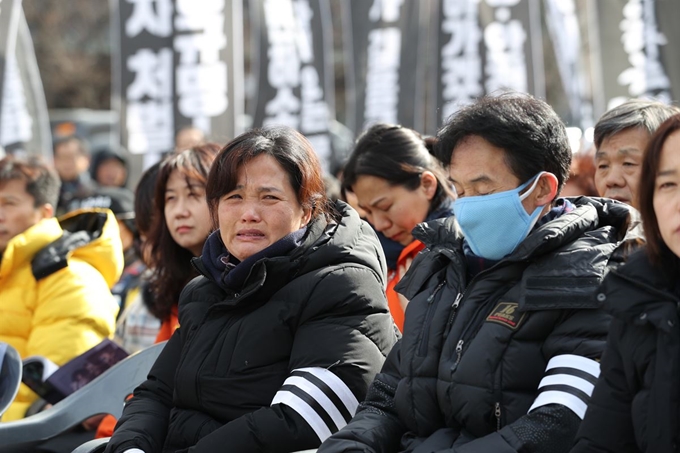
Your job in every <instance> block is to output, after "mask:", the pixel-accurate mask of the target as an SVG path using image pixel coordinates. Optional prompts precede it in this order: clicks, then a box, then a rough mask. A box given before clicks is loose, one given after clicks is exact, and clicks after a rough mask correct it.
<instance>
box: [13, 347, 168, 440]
mask: <svg viewBox="0 0 680 453" xmlns="http://www.w3.org/2000/svg"><path fill="white" fill-rule="evenodd" d="M164 346H165V342H163V343H158V344H155V345H153V346H150V347H148V348H146V349H144V350H142V351H139V352H138V353H136V354H133V355H131V356H129V357H127V358H126V359H125V360H122V361H120V362H118V363H117V364H116V365H114V366H113V367H111V368H109V369H108V370H106V372H104V373H103V374H101V375H100V376H99V377H97V378H96V379H94V380H93V381H92V382H90V383H89V384H87V385H86V386H84V387H83V388H81V389H79V390H78V391H76V392H74V393H72V394H70V395H69V396H68V397H66V398H64V399H63V400H61V401H60V402H59V403H57V404H55V405H54V406H52V407H50V408H49V409H46V410H44V411H42V412H39V413H37V414H35V415H32V416H30V417H26V418H24V419H23V420H17V421H13V422H6V423H0V439H2V441H0V452H2V451H3V449H4V448H5V447H17V446H27V445H35V444H37V443H39V442H43V441H45V440H47V439H51V438H53V437H55V436H57V435H59V434H61V433H63V432H64V431H66V430H68V429H70V428H72V427H74V426H76V425H78V424H80V423H82V422H83V421H84V420H86V419H88V418H90V417H92V416H93V415H97V414H111V415H113V416H114V417H120V415H121V414H122V413H123V406H124V404H125V398H126V397H127V395H129V394H130V393H132V391H133V390H134V389H135V388H136V387H137V386H138V385H139V384H141V383H142V382H143V381H144V380H146V377H147V375H148V374H149V370H150V369H151V366H152V365H153V364H154V362H155V361H156V358H157V357H158V355H159V354H160V353H161V351H162V349H163V347H164Z"/></svg>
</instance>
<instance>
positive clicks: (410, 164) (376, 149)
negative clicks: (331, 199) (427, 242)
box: [342, 123, 455, 220]
mask: <svg viewBox="0 0 680 453" xmlns="http://www.w3.org/2000/svg"><path fill="white" fill-rule="evenodd" d="M433 148H434V139H433V138H429V139H423V137H422V136H421V135H420V134H419V133H418V132H416V131H414V130H413V129H409V128H407V127H402V126H398V125H393V124H383V123H378V124H375V125H374V126H372V127H370V128H369V129H367V130H366V131H365V132H364V133H363V134H361V136H360V137H359V138H358V139H357V142H356V144H355V145H354V150H353V151H352V154H351V156H350V157H349V159H348V160H347V163H346V164H345V167H344V169H343V174H342V178H343V188H344V189H345V190H350V191H351V190H352V186H353V185H354V184H355V183H356V182H357V179H358V178H359V177H360V176H362V175H366V176H375V177H377V178H381V179H384V180H385V181H387V182H388V183H389V184H390V185H392V186H403V187H405V188H406V189H408V190H416V189H417V188H418V187H419V186H420V177H421V175H422V174H423V172H424V171H430V172H432V173H433V174H434V175H435V177H436V178H437V191H436V192H435V195H434V197H433V198H432V200H431V201H430V206H429V209H428V213H430V212H432V211H434V210H435V209H437V208H438V207H439V206H440V205H441V204H442V203H443V202H444V201H445V200H446V199H447V198H450V199H453V198H455V195H454V193H453V191H452V190H451V188H450V186H449V183H448V179H447V177H446V175H445V173H444V169H443V167H442V164H441V162H440V161H439V160H438V159H437V158H436V157H435V156H434V155H433V154H432V153H433ZM423 220H425V219H423Z"/></svg>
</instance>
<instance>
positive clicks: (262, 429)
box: [106, 128, 396, 453]
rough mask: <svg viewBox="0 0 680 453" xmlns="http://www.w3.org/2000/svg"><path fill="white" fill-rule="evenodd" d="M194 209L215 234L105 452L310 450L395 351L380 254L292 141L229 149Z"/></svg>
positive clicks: (287, 134) (275, 132) (283, 133)
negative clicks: (204, 210)
mask: <svg viewBox="0 0 680 453" xmlns="http://www.w3.org/2000/svg"><path fill="white" fill-rule="evenodd" d="M206 196H207V200H208V204H209V206H210V211H211V215H212V217H213V220H214V223H215V224H216V225H217V226H218V227H219V229H218V230H216V231H215V232H214V233H212V234H211V236H210V237H209V238H208V240H207V241H206V244H205V246H204V248H203V254H202V256H201V257H200V258H195V259H194V262H193V264H194V265H195V267H196V268H197V269H198V271H199V273H200V274H201V275H200V276H199V277H197V278H196V279H194V280H193V281H192V282H190V283H189V284H188V285H187V286H186V287H185V289H184V291H183V292H182V295H181V297H180V302H179V322H180V328H179V330H178V331H177V332H176V333H175V334H174V336H173V337H172V338H171V339H170V340H169V341H168V344H167V345H166V346H165V349H164V351H163V352H162V354H161V356H160V357H159V358H158V360H157V362H156V364H155V365H154V366H153V368H152V370H151V372H150V374H149V377H148V380H147V381H146V382H145V383H143V384H142V385H141V386H140V387H139V388H138V389H137V390H136V391H135V394H134V397H133V398H132V399H131V400H130V401H129V402H128V403H127V405H126V407H125V411H124V413H123V416H122V417H121V419H120V421H119V423H118V425H117V427H116V430H115V433H114V435H113V437H112V438H111V441H110V442H109V445H108V448H107V450H106V451H107V452H139V451H141V452H144V453H153V452H178V451H182V452H183V451H191V452H215V451H234V452H259V451H266V452H289V451H296V450H303V449H308V448H314V447H317V446H319V445H320V444H321V442H322V441H323V440H324V439H326V438H327V437H328V436H330V435H331V434H332V433H334V432H335V431H337V430H338V429H340V428H342V427H343V426H344V425H345V424H346V423H347V421H348V420H350V418H351V417H352V415H353V414H354V412H355V410H356V408H357V405H358V402H359V401H361V400H362V399H363V398H364V396H365V393H366V391H367V388H368V385H369V384H370V382H371V381H372V379H373V377H374V376H375V374H376V373H377V372H378V371H379V370H380V368H381V366H382V364H383V362H384V359H385V356H386V354H387V353H388V352H389V350H390V349H391V347H392V345H393V344H394V343H395V342H396V334H395V329H394V325H393V322H392V319H391V317H390V314H389V311H388V308H387V303H386V300H385V295H384V291H383V288H384V286H385V274H386V270H385V260H384V257H383V254H382V252H381V248H380V243H379V242H378V240H377V238H376V236H375V234H374V233H373V231H372V230H371V228H370V226H368V224H366V223H365V222H363V221H362V220H360V218H359V216H358V215H357V213H356V212H355V211H354V210H353V209H351V208H349V207H348V206H347V205H345V204H343V203H342V202H338V205H336V206H331V205H329V203H328V202H327V200H326V197H325V191H324V186H323V179H322V173H321V168H320V165H319V162H318V160H317V158H316V156H315V153H314V151H313V149H312V147H311V145H310V144H309V142H308V141H307V140H306V139H305V138H304V137H303V136H302V135H301V134H299V133H297V132H295V131H294V130H292V129H289V128H270V129H261V130H253V131H250V132H246V133H245V134H243V135H241V136H239V137H237V138H236V139H234V140H233V141H232V142H230V143H229V144H227V145H226V146H225V147H224V149H223V150H222V151H221V152H220V154H219V155H218V156H217V158H216V160H215V162H214V163H213V166H212V168H211V170H210V174H209V176H208V183H207V187H206Z"/></svg>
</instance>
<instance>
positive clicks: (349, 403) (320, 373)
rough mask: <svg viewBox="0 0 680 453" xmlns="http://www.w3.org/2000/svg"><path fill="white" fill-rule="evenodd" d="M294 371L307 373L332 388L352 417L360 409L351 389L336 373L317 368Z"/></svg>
mask: <svg viewBox="0 0 680 453" xmlns="http://www.w3.org/2000/svg"><path fill="white" fill-rule="evenodd" d="M293 371H306V372H308V373H311V374H313V375H314V376H316V377H318V378H319V379H321V380H322V381H324V382H325V383H326V384H327V385H328V386H329V387H330V388H332V389H333V391H334V392H335V393H336V395H338V396H339V397H340V399H341V400H342V402H343V403H344V405H345V407H346V408H347V410H348V411H349V413H350V414H352V416H354V414H356V412H357V408H358V407H359V401H357V399H356V397H355V396H354V394H353V393H352V391H351V390H350V389H349V387H347V385H346V384H345V383H344V382H342V379H340V378H339V377H337V376H336V375H335V373H333V372H332V371H329V370H327V369H325V368H316V367H314V368H299V369H298V370H293Z"/></svg>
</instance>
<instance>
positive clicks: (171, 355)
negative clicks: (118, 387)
mask: <svg viewBox="0 0 680 453" xmlns="http://www.w3.org/2000/svg"><path fill="white" fill-rule="evenodd" d="M181 350H182V339H181V336H180V330H179V329H178V330H176V331H175V333H174V334H173V336H172V338H170V340H168V343H167V344H166V345H165V347H163V351H161V354H160V355H159V356H158V359H156V362H155V363H154V365H153V367H152V368H151V371H149V375H148V378H147V380H146V381H145V382H144V383H143V384H141V385H140V386H139V387H137V388H136V389H135V391H134V396H133V397H132V398H131V399H130V400H129V401H128V402H127V403H126V404H125V409H124V410H123V415H122V416H121V418H120V420H119V421H118V424H117V425H116V429H115V431H114V434H113V437H111V441H110V442H109V443H108V445H107V448H106V453H114V452H115V453H122V452H125V451H126V450H129V449H132V448H139V449H141V450H142V451H144V452H145V453H153V452H160V451H161V449H162V448H163V443H164V442H165V437H166V434H167V427H168V420H169V417H170V410H171V409H172V406H173V403H172V395H173V391H174V387H175V386H174V375H175V370H176V369H177V364H178V363H179V357H180V353H181Z"/></svg>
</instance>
